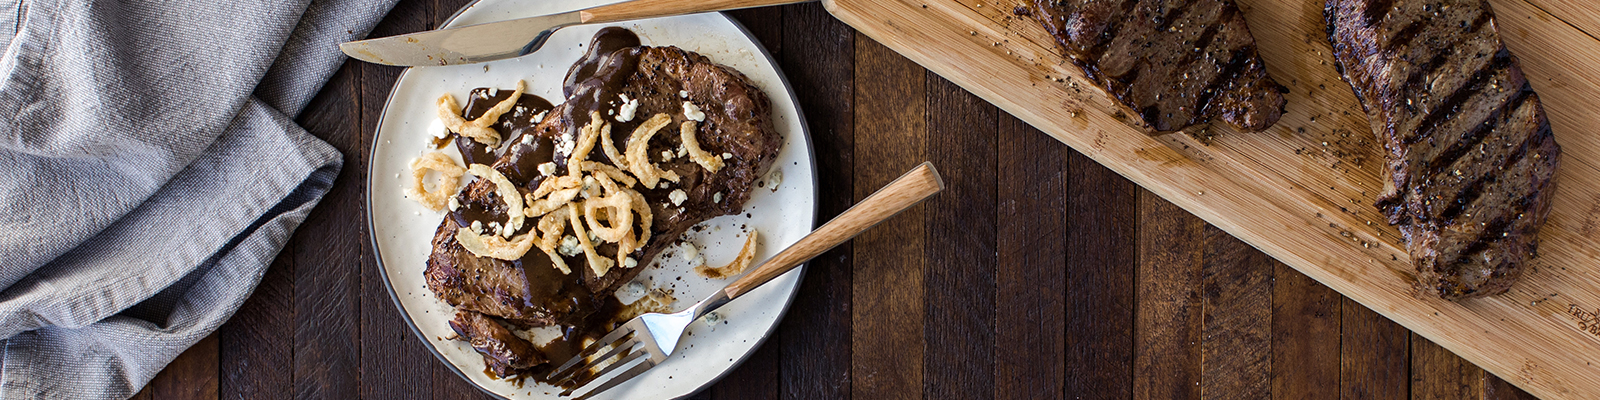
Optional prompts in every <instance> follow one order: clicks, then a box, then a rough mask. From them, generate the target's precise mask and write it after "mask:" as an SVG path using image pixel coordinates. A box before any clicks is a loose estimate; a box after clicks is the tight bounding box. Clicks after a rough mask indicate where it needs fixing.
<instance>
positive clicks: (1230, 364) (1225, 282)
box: [1200, 226, 1277, 399]
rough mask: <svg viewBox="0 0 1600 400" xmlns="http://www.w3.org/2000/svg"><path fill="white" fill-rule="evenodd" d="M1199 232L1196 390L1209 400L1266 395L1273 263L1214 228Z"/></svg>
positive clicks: (1251, 397)
mask: <svg viewBox="0 0 1600 400" xmlns="http://www.w3.org/2000/svg"><path fill="white" fill-rule="evenodd" d="M1203 235H1204V239H1205V241H1204V243H1205V254H1204V255H1203V256H1202V257H1203V260H1204V262H1203V263H1202V266H1201V283H1200V285H1201V292H1200V299H1201V301H1200V306H1201V309H1202V312H1203V313H1204V315H1205V317H1204V318H1202V321H1201V328H1200V329H1201V331H1200V342H1201V344H1200V357H1201V365H1200V393H1201V394H1202V395H1203V396H1204V397H1206V398H1214V399H1259V398H1265V397H1268V394H1269V393H1270V389H1269V388H1270V385H1269V384H1268V383H1269V379H1268V372H1269V370H1270V367H1271V365H1272V363H1271V358H1272V357H1271V354H1272V272H1273V268H1272V266H1273V264H1277V263H1276V262H1274V261H1272V259H1271V258H1269V257H1267V255H1266V254H1261V252H1260V251H1256V249H1253V248H1250V246H1248V245H1245V244H1244V242H1240V241H1239V239H1235V238H1234V237H1232V236H1228V234H1227V233H1223V232H1222V231H1221V230H1219V229H1217V228H1216V227H1213V226H1207V227H1206V229H1205V230H1204V233H1203Z"/></svg>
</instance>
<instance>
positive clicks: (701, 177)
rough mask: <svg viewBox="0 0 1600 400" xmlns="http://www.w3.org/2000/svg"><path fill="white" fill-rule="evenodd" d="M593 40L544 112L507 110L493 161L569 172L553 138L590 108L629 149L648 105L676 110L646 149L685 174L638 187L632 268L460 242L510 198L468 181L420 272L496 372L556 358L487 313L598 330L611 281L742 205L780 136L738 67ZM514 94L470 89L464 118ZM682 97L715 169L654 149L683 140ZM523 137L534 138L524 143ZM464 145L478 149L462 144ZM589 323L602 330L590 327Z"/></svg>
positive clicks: (535, 178)
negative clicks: (623, 117) (695, 110)
mask: <svg viewBox="0 0 1600 400" xmlns="http://www.w3.org/2000/svg"><path fill="white" fill-rule="evenodd" d="M589 49H590V50H589V54H588V55H586V56H585V57H584V59H582V60H580V61H579V62H578V64H576V65H574V67H573V69H572V71H570V72H569V75H568V78H567V85H566V87H565V88H564V91H565V92H566V94H567V95H568V97H569V99H568V101H567V102H565V103H562V104H560V105H557V106H555V107H554V108H553V109H550V110H549V112H548V113H546V114H544V115H545V116H544V117H543V119H542V120H537V121H535V120H534V119H533V118H532V117H534V116H536V115H533V114H535V112H532V111H523V112H520V113H519V112H515V111H514V112H508V113H506V114H504V115H502V116H501V118H500V123H497V124H495V125H494V128H495V129H496V130H498V131H500V133H501V134H502V135H503V136H505V137H507V140H506V143H507V144H506V145H504V146H503V147H504V149H503V153H502V154H501V155H500V156H499V157H498V158H497V159H495V161H494V163H493V164H492V165H491V167H492V168H494V169H495V170H497V171H500V172H501V173H502V174H504V175H505V176H506V178H507V179H508V180H510V181H511V182H512V183H513V184H515V185H518V186H519V190H520V191H521V192H522V193H524V194H526V193H529V192H532V189H533V188H536V187H538V185H539V183H541V182H542V181H543V179H544V178H543V176H542V175H541V174H540V173H539V172H538V167H537V166H538V165H540V164H544V163H546V162H554V163H555V164H556V165H557V168H556V171H561V172H558V173H564V171H566V170H567V167H566V162H567V159H568V157H569V155H568V154H564V153H563V151H570V149H567V150H563V149H558V148H557V147H559V146H556V145H555V143H559V142H561V139H562V138H566V140H567V141H571V140H573V139H575V138H576V137H577V136H578V134H579V128H580V127H581V126H583V125H586V124H588V123H589V122H590V112H591V111H597V112H599V113H600V115H601V117H602V118H606V119H607V120H608V121H610V123H611V124H612V129H611V135H612V138H613V140H614V141H615V142H616V146H617V147H618V148H619V150H620V149H621V148H625V147H626V146H627V142H628V137H629V134H630V133H632V132H633V130H634V128H635V127H637V126H638V125H639V124H640V123H642V122H644V121H645V120H647V119H649V118H650V117H651V116H653V115H655V114H658V113H666V114H668V115H671V116H672V123H671V124H669V125H668V128H664V129H662V131H661V132H659V133H657V134H656V135H655V136H654V137H652V138H651V140H650V149H651V150H650V151H649V152H648V153H649V154H650V159H651V161H653V162H655V164H656V165H657V166H659V167H661V168H663V169H666V170H670V171H673V172H676V173H677V174H678V175H679V176H681V177H682V178H681V179H680V181H679V182H678V183H674V184H671V185H670V187H666V186H662V187H657V188H653V189H647V188H644V187H643V186H642V185H636V186H634V187H633V189H635V190H638V191H639V193H640V194H642V195H643V196H644V197H645V200H646V202H647V203H649V205H650V208H651V213H652V214H653V218H652V223H651V234H652V238H651V239H650V241H649V243H646V244H645V245H644V246H643V248H641V249H638V250H636V251H635V252H634V253H633V257H634V259H636V260H639V264H638V265H637V266H636V267H633V268H625V267H624V266H621V265H618V266H616V267H613V268H611V269H610V270H609V271H608V272H607V273H606V274H605V275H603V276H596V275H595V273H594V272H593V271H592V270H591V269H590V268H589V267H588V266H587V265H586V264H585V261H584V257H583V256H582V255H581V254H580V255H578V256H574V257H565V258H564V260H565V262H566V263H567V265H568V266H569V267H570V268H571V269H572V273H571V274H562V273H561V272H560V271H559V270H556V269H555V268H554V266H553V265H552V264H551V262H550V259H549V258H548V256H547V255H545V254H544V253H543V252H541V251H540V250H538V249H534V250H532V251H530V252H528V253H527V255H525V256H523V257H522V259H520V260H517V261H502V260H497V259H492V258H486V257H478V256H476V255H474V254H472V253H471V252H468V251H467V250H466V249H465V248H463V247H462V246H461V244H460V243H458V242H457V241H456V239H455V233H456V230H457V229H458V228H460V227H463V226H469V225H471V222H472V221H480V222H481V223H483V224H488V222H489V221H500V222H504V221H506V218H507V217H506V215H505V210H504V208H505V203H504V202H503V201H501V200H500V199H499V198H498V197H497V196H498V195H497V194H495V185H494V184H493V183H492V182H489V181H488V180H487V179H478V180H476V181H474V182H473V183H471V184H468V185H467V187H466V188H465V189H463V190H462V191H461V193H459V194H458V195H457V201H458V202H459V203H460V204H461V207H460V208H459V209H458V210H455V211H452V212H451V213H450V214H448V215H447V216H446V217H445V218H444V221H442V222H441V223H440V226H439V229H438V231H437V232H436V233H435V236H434V239H433V242H432V254H431V255H430V256H429V258H428V268H427V270H426V271H425V274H426V278H427V283H428V287H429V289H431V290H432V291H433V292H434V293H435V295H436V296H438V297H439V299H440V300H443V301H445V302H446V303H449V304H450V305H452V306H455V307H456V308H457V309H458V310H460V311H461V312H460V313H459V314H458V315H457V318H456V320H457V322H455V323H452V326H453V327H455V328H456V331H457V333H458V334H460V335H461V336H462V338H463V339H465V340H468V341H470V342H472V343H473V346H474V347H475V348H478V349H479V351H480V352H481V353H483V354H484V361H485V363H486V364H488V365H489V367H490V370H491V371H494V372H496V373H497V374H500V376H502V377H505V376H509V374H517V373H521V372H527V370H528V369H529V368H530V367H531V366H535V365H538V364H540V363H543V362H544V361H545V358H555V357H554V356H553V355H551V356H549V357H545V356H541V358H540V359H537V360H530V359H528V357H527V355H529V354H537V353H529V352H527V351H520V350H518V349H521V350H526V349H528V348H531V347H528V346H531V344H529V343H528V342H527V341H526V340H523V339H521V338H519V337H517V336H514V335H505V334H500V331H499V330H495V329H494V328H495V327H498V325H494V324H495V323H496V321H494V320H492V319H490V318H491V317H492V318H494V319H499V320H501V321H504V322H506V323H509V324H511V325H514V326H520V327H535V326H546V325H563V326H566V327H572V328H577V329H567V330H566V331H567V333H568V336H570V337H564V338H563V339H558V341H562V340H565V341H567V342H566V343H564V344H561V345H560V346H567V347H571V346H575V345H578V344H579V342H580V341H581V339H582V336H583V335H585V334H591V333H597V334H604V333H605V331H606V330H609V329H611V328H610V327H608V326H591V325H592V324H593V323H594V322H595V321H596V320H597V319H596V318H593V317H594V315H593V314H597V312H596V311H597V310H602V309H606V310H612V309H617V307H615V306H612V305H611V304H610V303H609V302H613V301H614V300H613V298H614V295H613V294H614V293H615V292H616V290H617V289H618V288H619V287H621V286H622V285H623V284H626V283H628V282H629V281H632V280H633V278H634V277H636V276H637V275H638V274H639V273H640V272H642V271H643V270H644V269H645V268H646V267H648V265H649V264H650V261H651V260H652V259H653V258H655V256H656V255H657V254H658V253H660V252H661V251H662V250H664V249H665V248H666V247H667V246H668V245H670V244H671V243H673V242H674V241H675V240H676V239H677V238H678V237H680V236H682V235H683V233H684V232H685V231H687V230H689V228H690V227H692V226H694V225H696V224H699V223H700V222H702V221H705V220H708V219H711V218H714V217H717V216H722V215H730V214H735V213H738V212H740V211H741V210H743V208H744V203H745V201H746V200H747V199H749V194H750V190H752V189H753V188H754V187H755V181H756V179H758V178H760V177H761V176H762V175H763V174H764V173H765V171H766V170H767V168H768V167H769V166H771V164H772V162H773V160H774V159H776V158H777V155H778V150H779V148H780V147H781V146H782V143H783V142H782V140H783V139H782V137H781V136H780V135H779V134H778V132H777V130H776V129H775V128H774V127H773V123H772V120H771V104H770V102H769V100H768V99H767V97H766V95H765V94H764V93H762V92H761V90H760V89H758V88H757V87H755V85H754V84H753V83H752V82H751V81H750V80H749V78H747V77H745V76H744V75H743V74H741V73H739V72H738V71H735V70H733V69H731V68H728V67H724V66H721V65H717V64H715V63H712V62H711V61H710V60H709V59H707V58H706V57H704V56H701V55H699V54H695V53H692V52H688V51H684V50H681V49H678V48H676V47H648V46H640V45H639V42H638V39H637V37H635V36H633V34H632V33H631V32H629V31H627V30H625V29H621V28H606V29H603V30H601V31H600V33H598V34H596V36H595V39H594V41H593V42H592V43H591V44H590V46H589ZM511 92H512V91H511V90H504V89H502V90H498V91H489V90H487V89H478V90H474V91H473V93H472V96H471V97H470V100H469V102H468V103H467V105H466V107H465V110H463V114H464V117H466V118H468V119H472V118H476V117H477V116H479V115H481V114H482V113H484V111H485V110H487V109H489V108H490V107H493V105H494V104H496V103H498V102H500V101H501V100H504V99H506V98H508V97H509V96H510V94H511ZM490 93H493V94H492V95H491V94H490ZM620 95H625V96H627V98H629V99H634V100H637V101H638V107H637V109H636V111H635V116H634V118H632V119H631V120H629V121H620V120H619V119H618V117H617V116H616V115H615V114H614V113H615V112H616V110H617V109H618V106H619V105H620V104H621V97H620ZM685 101H688V102H693V103H694V104H696V105H697V106H698V107H700V108H701V110H702V112H703V113H704V121H701V122H699V124H698V128H697V129H698V130H697V132H696V133H697V135H696V137H697V139H698V141H699V143H700V146H701V147H702V148H703V149H704V150H705V151H708V152H710V153H712V154H717V155H723V154H726V157H725V158H724V159H723V162H724V166H723V167H722V168H721V169H719V170H718V171H717V172H715V173H711V172H709V171H707V170H706V169H704V168H703V167H701V166H699V165H698V164H696V163H694V162H693V161H691V160H690V159H689V158H688V157H684V156H680V157H675V158H672V159H670V160H666V161H661V160H660V157H657V156H656V155H657V154H659V153H661V152H662V151H663V150H668V149H677V148H679V145H680V144H681V140H680V139H679V135H678V126H679V124H681V123H683V122H684V121H687V120H688V119H687V117H686V116H685V115H684V106H683V103H684V102H685ZM522 103H527V104H528V105H530V107H531V105H534V104H538V103H540V102H537V101H528V102H522V101H519V104H522ZM513 135H516V136H513ZM521 135H533V136H532V137H529V138H527V140H524V137H523V136H521ZM458 140H470V139H465V138H462V139H458ZM469 147H473V148H472V149H470V150H469ZM461 149H462V151H463V152H466V151H482V146H481V145H476V147H474V146H470V145H463V146H461ZM588 160H589V161H598V162H602V163H607V164H609V163H610V161H609V159H608V158H607V157H606V156H604V155H603V153H602V151H601V150H600V149H599V148H598V147H597V148H596V149H594V150H593V151H592V152H590V155H589V158H588ZM679 189H681V190H683V191H684V192H685V194H686V195H687V196H686V199H684V200H683V201H682V202H681V203H677V204H674V203H672V202H671V200H670V199H669V193H671V192H673V191H674V190H679ZM536 220H537V219H536V218H535V219H530V223H527V224H525V225H524V227H523V229H522V230H520V231H518V232H517V234H518V235H520V234H523V233H526V232H528V231H529V230H530V229H535V228H534V225H537V224H536V223H532V222H531V221H536ZM636 229H637V227H636ZM598 247H599V249H600V251H601V252H602V254H614V253H608V252H615V248H614V247H613V245H600V246H598ZM604 319H605V318H599V320H604ZM598 322H600V323H605V322H609V321H598ZM491 325H493V326H491ZM593 329H600V330H601V331H599V332H588V331H586V330H593ZM552 346H556V345H546V347H545V348H544V349H541V350H550V351H556V352H558V353H563V352H564V353H567V354H566V355H568V356H570V352H571V351H572V349H553V350H552V349H551V347H552ZM560 346H556V347H560ZM506 349H511V350H506ZM513 350H518V351H513Z"/></svg>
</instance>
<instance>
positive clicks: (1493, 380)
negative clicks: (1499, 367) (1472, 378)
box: [1483, 374, 1536, 400]
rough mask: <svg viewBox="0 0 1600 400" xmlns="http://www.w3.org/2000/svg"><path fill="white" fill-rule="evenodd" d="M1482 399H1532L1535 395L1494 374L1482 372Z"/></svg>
mask: <svg viewBox="0 0 1600 400" xmlns="http://www.w3.org/2000/svg"><path fill="white" fill-rule="evenodd" d="M1483 399H1484V400H1534V399H1536V397H1533V395H1531V394H1528V392H1525V391H1523V390H1522V389H1518V388H1517V387H1516V386H1512V385H1511V382H1506V380H1504V379H1500V377H1497V376H1494V374H1483Z"/></svg>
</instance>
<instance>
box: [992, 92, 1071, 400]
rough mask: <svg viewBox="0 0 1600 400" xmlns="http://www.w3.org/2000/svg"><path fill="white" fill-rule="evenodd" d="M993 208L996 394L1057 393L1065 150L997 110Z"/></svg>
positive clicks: (1062, 320)
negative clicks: (995, 175) (995, 176)
mask: <svg viewBox="0 0 1600 400" xmlns="http://www.w3.org/2000/svg"><path fill="white" fill-rule="evenodd" d="M999 123H1000V125H999V132H998V133H999V134H998V135H997V137H996V138H997V141H998V142H999V143H998V147H999V148H998V150H999V151H998V152H997V154H996V159H997V163H996V164H997V166H996V171H995V172H996V173H997V174H998V175H999V176H998V181H997V182H996V184H995V186H996V189H997V190H998V193H997V194H996V199H995V201H996V202H997V203H996V204H995V212H996V214H997V215H996V219H997V221H996V222H997V223H998V224H999V225H998V226H997V229H998V231H997V232H996V233H995V240H996V244H995V247H996V249H995V250H996V259H995V301H994V304H995V307H994V310H995V313H994V314H995V317H994V318H995V322H994V328H995V338H994V340H995V350H994V357H995V360H994V374H995V393H994V398H996V399H1060V398H1064V396H1065V394H1066V393H1065V391H1064V390H1065V388H1064V384H1065V382H1066V366H1065V361H1066V357H1064V355H1065V354H1066V348H1065V347H1066V332H1067V324H1066V315H1065V314H1066V296H1067V282H1066V281H1067V275H1068V273H1067V254H1068V253H1067V246H1068V242H1067V237H1066V236H1067V231H1066V230H1065V229H1062V228H1064V227H1065V226H1066V224H1067V217H1066V211H1067V210H1066V208H1067V207H1066V203H1067V201H1066V197H1067V190H1066V185H1067V179H1068V173H1069V171H1070V166H1069V165H1068V164H1067V154H1068V153H1069V152H1068V151H1066V149H1064V148H1063V147H1062V146H1061V145H1059V144H1057V143H1053V142H1051V140H1050V137H1049V136H1045V135H1043V134H1040V133H1039V131H1038V130H1035V129H1033V128H1032V127H1030V126H1028V125H1027V124H1024V123H1022V121H1020V120H1017V119H1016V118H1014V117H1012V116H1010V115H1006V114H1002V115H1000V121H999Z"/></svg>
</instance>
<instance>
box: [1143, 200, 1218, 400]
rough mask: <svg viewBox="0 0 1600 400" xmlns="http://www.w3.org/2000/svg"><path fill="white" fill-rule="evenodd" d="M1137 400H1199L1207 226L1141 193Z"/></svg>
mask: <svg viewBox="0 0 1600 400" xmlns="http://www.w3.org/2000/svg"><path fill="white" fill-rule="evenodd" d="M1138 201H1139V203H1138V204H1139V239H1138V249H1139V254H1138V272H1137V276H1138V282H1137V285H1138V286H1137V290H1138V296H1139V298H1138V304H1137V306H1136V313H1137V314H1136V318H1137V319H1136V320H1135V325H1134V339H1133V348H1134V360H1133V397H1134V398H1140V399H1178V398H1189V399H1196V398H1200V394H1201V392H1200V373H1201V371H1200V362H1201V358H1200V357H1201V352H1200V350H1201V348H1200V344H1201V342H1200V340H1201V330H1202V325H1201V322H1202V321H1201V320H1202V314H1201V313H1202V312H1203V310H1202V309H1201V297H1200V289H1201V282H1202V280H1201V278H1202V276H1201V273H1202V272H1201V269H1202V267H1203V264H1202V260H1201V257H1202V256H1203V255H1204V252H1205V246H1204V244H1205V237H1204V234H1205V232H1204V230H1205V223H1204V222H1201V221H1200V219H1199V218H1195V217H1194V216H1193V215H1190V214H1189V213H1186V212H1184V211H1183V209H1180V208H1178V207H1177V206H1175V205H1173V204H1172V203H1168V202H1167V201H1166V200H1162V199H1160V198H1158V197H1156V196H1155V195H1152V194H1151V193H1150V192H1146V191H1143V190H1141V191H1139V200H1138Z"/></svg>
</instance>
